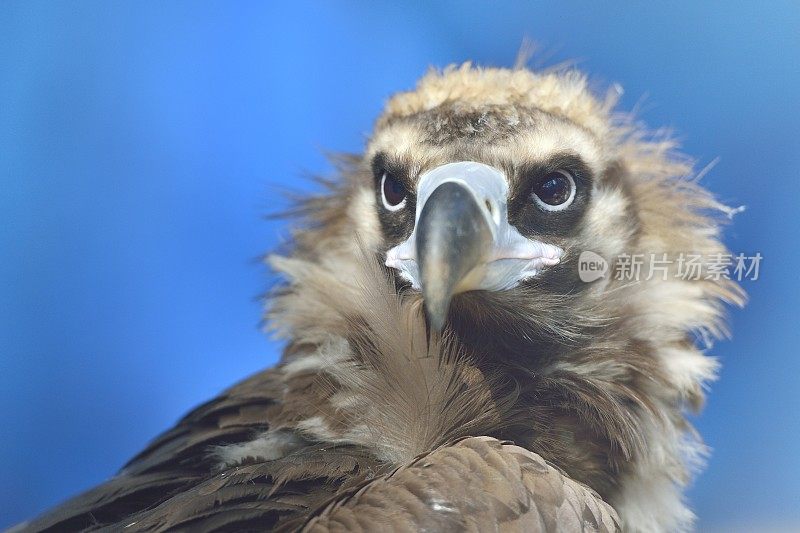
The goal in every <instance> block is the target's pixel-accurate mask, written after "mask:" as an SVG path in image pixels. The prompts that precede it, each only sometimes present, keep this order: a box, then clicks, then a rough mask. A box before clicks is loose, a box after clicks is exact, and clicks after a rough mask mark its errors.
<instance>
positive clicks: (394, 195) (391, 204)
mask: <svg viewBox="0 0 800 533" xmlns="http://www.w3.org/2000/svg"><path fill="white" fill-rule="evenodd" d="M381 198H382V199H383V207H385V208H386V209H388V210H389V211H399V210H400V209H403V208H404V207H405V206H406V188H405V187H403V184H402V183H400V181H398V180H397V178H395V177H394V176H392V175H391V174H390V173H388V172H384V173H383V177H382V178H381Z"/></svg>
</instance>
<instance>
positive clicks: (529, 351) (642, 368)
mask: <svg viewBox="0 0 800 533" xmlns="http://www.w3.org/2000/svg"><path fill="white" fill-rule="evenodd" d="M617 93H618V91H617V90H614V91H611V92H609V94H608V95H606V96H604V97H602V98H599V97H598V96H596V95H594V94H593V93H592V92H591V91H590V90H589V88H588V85H587V82H586V78H585V77H584V76H583V75H582V74H580V73H578V72H575V71H571V70H551V71H543V72H533V71H530V70H527V69H524V68H518V69H514V70H507V69H493V68H492V69H480V68H475V67H473V66H471V65H469V64H466V65H463V66H460V67H450V68H447V69H445V70H443V71H432V72H430V73H428V74H427V75H425V77H423V78H422V80H421V81H420V82H419V84H418V85H417V87H416V88H415V89H414V90H412V91H409V92H404V93H399V94H397V95H395V96H393V97H392V98H391V99H390V100H389V101H388V103H387V105H386V109H385V111H384V112H383V114H382V115H381V116H380V117H379V118H378V120H377V122H376V125H375V128H374V131H373V133H372V135H371V136H370V138H369V140H368V143H367V146H366V148H365V150H364V152H363V154H358V155H351V156H343V157H340V158H337V160H336V162H337V168H338V172H337V175H336V176H335V177H334V178H333V179H331V180H327V181H324V183H325V190H324V192H323V193H321V194H318V195H315V196H311V197H307V198H303V199H301V200H300V201H299V203H298V205H297V209H296V210H295V213H294V214H295V215H296V218H295V224H294V227H293V228H294V229H293V232H292V240H291V245H290V246H289V247H288V249H287V250H285V251H284V252H283V253H281V254H277V253H276V254H273V255H271V256H270V257H269V263H270V265H271V266H272V267H273V268H274V269H275V270H276V271H277V272H279V273H280V274H281V275H282V276H283V277H284V279H285V283H283V284H282V285H280V287H279V288H278V289H277V290H276V291H275V293H274V294H272V295H271V296H270V298H269V305H268V310H267V321H268V324H269V326H270V327H271V328H272V329H273V331H274V332H275V333H276V334H277V335H278V336H279V337H281V338H283V339H285V341H286V344H287V347H286V350H285V352H284V355H283V358H282V360H281V362H280V363H279V364H278V365H277V366H276V367H275V368H274V369H269V370H266V371H263V372H260V373H258V374H256V375H255V376H253V377H251V378H249V379H247V380H245V381H243V382H242V383H240V384H238V385H235V386H234V387H232V388H230V389H228V390H227V391H225V392H224V393H223V394H222V395H220V396H219V397H218V398H216V399H214V400H211V401H210V402H207V403H205V404H203V405H201V406H200V407H198V408H196V409H195V410H194V411H192V412H191V413H189V414H188V415H187V416H186V417H185V418H184V419H182V420H181V421H180V422H179V423H178V424H177V425H176V426H175V427H174V428H173V429H171V430H169V431H167V432H166V433H164V434H163V435H161V436H160V437H159V438H158V439H156V440H155V441H154V442H153V443H151V444H150V446H149V447H148V448H146V449H145V450H144V451H142V452H141V453H140V454H139V455H137V456H136V457H135V458H134V459H132V460H131V461H130V462H129V463H128V465H126V467H125V468H124V469H123V470H122V472H120V474H119V475H118V476H117V477H115V478H113V479H112V480H110V481H109V482H107V483H106V484H104V485H101V486H99V487H97V488H95V489H92V490H91V491H89V492H88V493H86V494H84V495H82V496H78V497H77V498H75V499H73V500H71V501H69V502H67V503H66V504H64V505H63V506H61V507H59V508H57V509H55V510H53V511H51V512H50V513H48V514H46V515H44V516H43V517H41V518H39V519H38V520H37V521H34V522H32V523H30V524H26V525H24V526H23V530H25V531H44V530H48V531H51V530H75V529H82V528H90V529H92V528H96V527H108V528H109V529H111V530H116V529H121V528H123V527H124V528H128V529H126V530H130V531H164V530H175V529H179V530H183V529H189V530H195V529H198V530H204V531H217V530H224V531H236V530H248V531H249V530H263V529H270V528H283V529H286V530H289V529H291V530H295V529H297V530H300V529H302V530H303V531H331V530H337V531H339V530H370V531H371V530H389V529H392V528H393V529H395V530H398V531H408V530H417V529H419V530H426V531H439V530H447V531H454V530H471V531H483V530H498V529H499V530H503V531H551V530H552V531H555V530H559V531H573V530H586V531H614V530H619V529H620V527H621V528H623V529H624V530H626V531H643V532H644V531H646V532H653V531H665V532H672V531H681V530H685V529H688V528H689V527H690V526H691V523H692V519H693V515H692V512H691V511H690V509H689V507H688V506H687V505H686V503H685V502H684V499H683V496H682V488H683V487H684V486H685V485H686V483H687V482H688V481H689V479H690V476H691V474H692V472H693V471H694V470H695V469H696V468H697V467H698V466H699V465H700V463H701V462H702V460H703V458H704V455H705V447H704V445H703V444H702V442H701V440H700V439H699V437H698V436H697V435H696V433H695V431H694V430H693V428H692V427H691V425H690V424H689V422H688V421H687V419H686V416H685V414H686V412H687V411H691V410H697V409H699V408H700V406H701V405H702V402H703V396H704V387H705V386H706V384H707V383H708V382H709V381H710V380H712V379H713V378H714V376H715V372H716V368H717V362H716V361H715V360H714V359H713V358H711V357H709V356H707V355H706V354H705V350H706V349H707V348H708V347H709V346H710V343H711V341H712V340H713V339H714V338H717V337H720V336H723V335H724V334H725V333H726V330H725V324H724V321H723V313H724V307H725V304H726V303H732V304H741V303H742V302H743V298H744V295H743V293H742V292H741V290H740V289H739V287H738V286H737V285H736V284H735V283H734V282H733V281H731V280H730V279H727V277H726V276H724V275H720V272H719V269H718V266H719V263H720V258H724V257H725V256H726V255H727V254H728V252H727V250H726V249H725V246H724V245H723V244H722V242H721V241H720V231H719V228H720V223H721V222H722V221H723V220H724V219H725V218H726V216H725V215H731V214H732V212H733V211H732V210H730V209H728V208H726V207H724V206H723V205H721V204H720V203H718V202H717V201H716V200H714V198H713V197H712V196H711V195H710V194H709V193H708V192H707V191H705V190H704V189H703V188H702V187H701V186H700V185H698V183H697V180H696V179H695V177H696V176H695V174H694V173H693V171H692V168H691V164H690V162H689V161H688V160H687V159H686V158H684V157H681V156H680V155H679V154H677V153H676V152H675V151H674V144H673V143H672V141H671V140H670V139H669V137H667V136H665V135H663V134H662V135H651V134H649V133H648V132H647V131H645V130H644V129H643V128H642V127H641V126H640V125H638V124H637V123H636V122H634V121H633V119H632V118H630V117H629V116H627V115H624V114H618V113H615V112H614V109H613V108H614V105H615V100H616V96H617Z"/></svg>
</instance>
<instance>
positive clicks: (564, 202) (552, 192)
mask: <svg viewBox="0 0 800 533" xmlns="http://www.w3.org/2000/svg"><path fill="white" fill-rule="evenodd" d="M533 199H534V200H535V201H536V204H537V205H538V206H539V207H541V208H542V209H544V210H545V211H561V210H562V209H566V208H567V207H569V205H570V204H571V203H572V200H574V199H575V179H574V178H573V177H572V174H570V173H569V172H567V171H566V170H556V171H555V172H550V173H549V174H547V175H546V176H544V177H543V178H542V179H540V180H539V182H538V183H537V184H536V185H535V186H534V187H533Z"/></svg>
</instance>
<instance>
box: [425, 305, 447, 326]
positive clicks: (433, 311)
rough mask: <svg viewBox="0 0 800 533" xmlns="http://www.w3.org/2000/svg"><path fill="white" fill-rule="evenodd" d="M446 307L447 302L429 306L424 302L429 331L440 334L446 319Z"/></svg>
mask: <svg viewBox="0 0 800 533" xmlns="http://www.w3.org/2000/svg"><path fill="white" fill-rule="evenodd" d="M448 307H449V302H446V303H445V304H444V305H430V303H429V302H426V304H425V314H426V315H427V317H428V323H429V324H430V327H431V329H434V330H436V331H438V332H440V333H441V331H442V330H443V329H444V323H445V320H446V319H447V310H448Z"/></svg>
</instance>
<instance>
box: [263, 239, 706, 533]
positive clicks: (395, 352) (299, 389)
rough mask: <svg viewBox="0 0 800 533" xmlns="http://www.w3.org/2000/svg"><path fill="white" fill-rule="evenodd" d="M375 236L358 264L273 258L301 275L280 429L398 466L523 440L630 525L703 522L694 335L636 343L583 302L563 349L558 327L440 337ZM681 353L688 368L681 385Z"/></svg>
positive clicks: (283, 304)
mask: <svg viewBox="0 0 800 533" xmlns="http://www.w3.org/2000/svg"><path fill="white" fill-rule="evenodd" d="M361 246H362V245H361V244H356V243H351V246H348V247H347V248H348V249H349V250H348V251H347V252H345V254H344V256H347V257H349V260H348V261H339V260H336V259H335V258H334V257H333V256H329V258H328V259H327V260H325V261H321V260H316V259H311V258H302V257H294V258H287V257H277V256H275V257H273V258H272V265H273V267H274V268H275V269H276V270H278V271H280V272H282V273H283V274H285V275H286V276H287V278H288V279H289V280H290V283H289V285H288V286H287V287H285V288H284V290H283V291H282V293H281V294H279V295H277V296H276V297H275V299H274V300H273V305H272V308H271V311H270V319H271V321H272V324H273V326H274V327H275V328H276V329H277V330H278V332H279V333H280V334H281V335H282V336H284V337H286V338H288V339H290V342H291V343H290V348H289V349H288V350H287V355H286V357H285V359H284V362H283V364H282V369H283V373H284V376H285V383H286V391H287V392H286V396H285V399H284V411H283V413H282V415H281V421H280V427H281V429H284V430H286V429H288V430H292V431H295V432H297V433H299V434H300V435H302V437H304V438H305V439H308V440H316V441H325V442H336V443H353V444H359V445H363V446H366V447H369V448H371V449H373V450H374V453H375V455H376V456H377V457H378V458H379V459H380V460H382V461H384V462H385V463H387V464H390V465H400V464H403V463H405V462H408V461H409V460H411V459H412V458H413V457H414V456H416V455H418V454H420V453H422V452H425V451H427V450H430V449H432V448H435V447H436V446H439V445H442V444H445V443H447V442H449V441H450V440H452V439H455V438H458V437H461V436H467V435H488V436H494V437H497V438H501V439H509V440H514V441H515V442H517V443H518V444H520V445H522V446H525V447H526V448H528V449H530V450H532V451H534V452H536V453H539V454H540V455H542V456H543V457H544V458H546V459H547V460H549V461H550V462H551V463H553V464H554V465H557V466H558V467H560V468H561V469H562V470H564V471H565V472H567V474H569V475H570V476H571V477H573V478H574V479H577V480H579V481H582V482H584V483H586V484H587V485H589V486H590V487H592V488H594V489H595V490H597V491H598V492H599V493H600V494H601V496H603V497H604V498H605V499H607V500H608V501H609V502H610V503H612V505H615V507H616V508H617V509H618V511H619V512H620V514H621V515H622V517H623V520H625V523H626V527H627V528H628V529H630V530H643V531H644V530H649V531H659V530H664V531H674V530H681V529H686V528H688V527H689V526H690V524H691V521H692V518H693V516H692V513H691V512H690V511H689V510H688V509H687V507H686V506H685V505H684V504H683V502H682V497H681V487H682V486H683V485H684V484H685V483H686V482H687V481H688V479H689V474H690V470H691V469H692V468H693V467H695V466H697V464H698V461H699V459H701V458H702V456H703V455H704V447H703V445H702V443H701V442H700V441H699V440H698V439H697V438H696V436H695V434H694V432H693V431H692V429H691V427H690V426H689V424H688V423H687V422H686V420H685V418H684V416H683V414H682V411H683V407H684V405H685V403H686V400H687V399H691V400H693V401H694V402H695V403H696V402H699V398H697V397H696V396H697V395H698V394H700V390H699V388H698V387H699V383H702V381H703V380H705V379H710V378H711V377H713V373H714V369H715V366H716V365H715V363H714V362H713V360H711V359H708V358H706V357H705V356H703V355H702V354H701V353H700V352H699V351H697V350H696V349H695V348H694V347H693V346H692V345H691V344H688V343H686V342H685V341H682V342H680V343H670V344H668V345H665V346H657V345H656V344H654V342H653V341H648V340H645V339H641V338H638V337H635V336H633V335H631V334H630V329H629V328H630V323H629V322H630V320H629V319H624V318H619V317H617V318H611V317H603V316H602V313H601V312H600V309H599V308H595V309H592V306H593V305H595V304H596V302H595V304H591V303H588V304H587V306H586V308H585V309H583V311H584V312H585V314H586V316H587V317H588V318H590V319H591V320H589V322H588V324H589V327H587V328H577V329H576V330H575V331H574V332H573V333H574V335H573V337H574V342H571V343H569V344H568V345H567V346H564V345H561V346H559V347H558V349H555V347H554V344H552V343H547V342H541V339H543V338H546V336H540V337H539V339H540V342H537V341H535V340H533V337H529V341H530V342H529V344H528V345H527V346H525V345H524V344H520V343H518V342H515V343H511V344H510V345H509V346H506V347H498V346H496V345H491V344H489V345H481V344H480V343H478V342H464V341H462V340H461V339H460V338H459V336H458V334H457V333H456V332H454V331H453V330H452V329H451V330H446V331H445V333H444V335H443V336H439V335H438V334H436V333H430V332H429V331H428V329H427V327H426V324H425V320H424V316H423V313H422V306H421V301H420V299H419V296H418V295H417V294H414V293H405V294H404V293H402V292H401V293H400V294H398V292H397V291H396V287H395V285H394V283H393V281H392V279H391V276H390V274H389V273H388V272H387V271H386V270H385V269H384V268H383V267H382V266H381V265H380V263H379V261H378V260H377V258H376V256H375V254H371V253H368V252H364V251H363V249H362V247H361ZM354 258H355V260H354ZM606 297H607V296H606ZM589 302H590V300H589ZM462 305H469V302H464V303H462ZM518 326H519V324H518ZM554 328H555V329H558V328H557V327H556V326H554ZM490 331H491V330H490ZM562 333H563V332H562ZM652 337H657V335H656V334H653V335H652ZM490 346H491V349H490V348H489V347H490ZM513 350H516V353H512V351H513ZM521 352H524V353H521ZM667 356H669V357H670V358H671V360H672V361H673V363H672V366H673V367H675V365H676V364H677V363H676V362H675V361H682V362H683V364H682V365H680V370H679V371H678V374H682V375H683V377H682V379H677V381H682V383H681V382H676V378H678V377H679V376H676V372H675V368H669V367H665V365H664V364H663V359H664V357H667ZM525 361H527V363H525Z"/></svg>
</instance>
